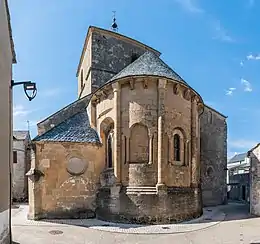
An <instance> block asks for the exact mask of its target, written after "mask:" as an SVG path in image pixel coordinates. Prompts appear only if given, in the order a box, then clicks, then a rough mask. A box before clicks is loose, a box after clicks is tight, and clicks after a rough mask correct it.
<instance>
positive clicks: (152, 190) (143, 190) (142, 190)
mask: <svg viewBox="0 0 260 244" xmlns="http://www.w3.org/2000/svg"><path fill="white" fill-rule="evenodd" d="M126 194H140V195H141V194H144V195H155V194H157V190H156V187H155V186H128V187H127V188H126Z"/></svg>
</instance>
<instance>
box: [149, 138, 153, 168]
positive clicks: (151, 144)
mask: <svg viewBox="0 0 260 244" xmlns="http://www.w3.org/2000/svg"><path fill="white" fill-rule="evenodd" d="M152 163H153V135H151V134H149V164H152Z"/></svg>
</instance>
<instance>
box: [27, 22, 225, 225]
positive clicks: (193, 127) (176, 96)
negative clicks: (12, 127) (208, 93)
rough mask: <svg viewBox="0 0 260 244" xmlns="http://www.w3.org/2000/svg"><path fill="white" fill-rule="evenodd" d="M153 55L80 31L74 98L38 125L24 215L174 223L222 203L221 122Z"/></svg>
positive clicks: (99, 32)
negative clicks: (80, 47) (79, 52)
mask: <svg viewBox="0 0 260 244" xmlns="http://www.w3.org/2000/svg"><path fill="white" fill-rule="evenodd" d="M160 55H161V53H160V52H159V51H157V50H155V49H153V48H151V47H149V46H147V45H145V44H143V43H141V42H139V41H137V40H134V39H131V38H129V37H126V36H124V35H121V34H119V33H118V32H115V31H109V30H105V29H101V28H98V27H93V26H91V27H89V29H88V33H87V36H86V40H85V43H84V46H83V50H82V54H81V57H80V61H79V65H78V70H77V79H78V99H77V100H76V101H75V102H73V103H72V104H70V105H68V106H66V107H64V108H62V109H61V110H60V111H57V112H56V113H55V114H53V115H51V116H49V117H48V118H46V119H45V120H43V121H41V122H39V123H38V125H37V126H38V135H37V137H36V138H35V139H34V140H33V144H34V146H33V151H32V161H31V169H30V170H29V172H28V173H27V176H28V178H29V213H28V218H30V219H41V218H89V217H97V218H99V219H102V220H109V221H115V222H123V223H151V224H157V223H175V222H180V221H183V220H188V219H192V218H196V217H199V216H200V215H201V214H202V208H203V206H213V205H218V204H224V203H225V202H226V192H227V189H226V168H227V124H226V117H225V116H224V115H222V114H221V113H219V112H218V111H216V110H214V109H213V108H211V107H209V106H207V105H206V104H205V103H204V101H203V98H202V97H201V96H200V95H199V93H198V92H197V91H195V90H194V89H193V88H192V87H191V86H190V85H189V84H188V82H186V81H185V80H184V79H183V78H182V77H181V76H180V75H178V74H177V73H176V72H175V71H174V70H173V69H171V68H170V67H169V66H168V65H167V64H166V63H164V62H163V61H162V59H160ZM173 55H174V54H173Z"/></svg>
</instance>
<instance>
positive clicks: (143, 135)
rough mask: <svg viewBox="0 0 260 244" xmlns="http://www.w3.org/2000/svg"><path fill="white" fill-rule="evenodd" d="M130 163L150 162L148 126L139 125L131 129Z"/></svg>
mask: <svg viewBox="0 0 260 244" xmlns="http://www.w3.org/2000/svg"><path fill="white" fill-rule="evenodd" d="M130 162H133V163H148V162H149V133H148V128H147V126H145V125H143V124H141V123H137V124H134V125H132V127H131V128H130Z"/></svg>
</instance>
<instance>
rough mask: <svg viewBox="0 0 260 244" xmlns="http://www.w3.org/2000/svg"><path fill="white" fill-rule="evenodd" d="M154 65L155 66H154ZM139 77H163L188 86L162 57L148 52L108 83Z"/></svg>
mask: <svg viewBox="0 0 260 244" xmlns="http://www.w3.org/2000/svg"><path fill="white" fill-rule="evenodd" d="M152 64H154V66H153V65H152ZM138 75H139V76H140V75H154V76H161V77H166V78H170V79H174V80H177V81H179V82H182V83H185V84H187V83H186V82H185V81H184V80H183V79H182V77H181V76H180V75H179V74H178V73H177V72H175V71H174V70H173V69H172V68H171V67H170V66H169V65H168V64H167V63H165V62H164V61H163V60H162V59H161V58H160V57H158V56H157V55H156V54H154V53H153V52H150V51H146V52H145V53H144V54H142V55H141V56H140V57H139V58H137V59H136V60H135V61H134V62H132V63H130V64H129V65H128V66H126V67H125V68H124V69H122V70H121V71H120V72H119V73H117V74H116V75H115V76H113V77H112V78H111V79H110V80H108V81H107V83H109V82H111V81H114V80H116V79H120V78H125V77H128V76H138Z"/></svg>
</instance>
